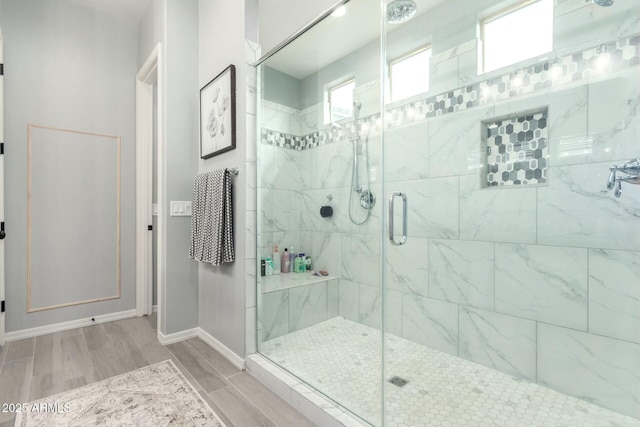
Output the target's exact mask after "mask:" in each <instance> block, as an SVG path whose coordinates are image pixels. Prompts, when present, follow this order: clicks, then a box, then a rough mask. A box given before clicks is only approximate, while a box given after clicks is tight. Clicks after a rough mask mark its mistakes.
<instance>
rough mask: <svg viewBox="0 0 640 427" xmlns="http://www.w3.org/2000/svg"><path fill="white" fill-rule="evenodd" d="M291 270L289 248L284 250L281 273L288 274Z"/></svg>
mask: <svg viewBox="0 0 640 427" xmlns="http://www.w3.org/2000/svg"><path fill="white" fill-rule="evenodd" d="M290 269H291V258H290V257H289V252H288V251H287V248H284V252H282V260H281V262H280V271H281V272H283V273H288V272H289V270H290Z"/></svg>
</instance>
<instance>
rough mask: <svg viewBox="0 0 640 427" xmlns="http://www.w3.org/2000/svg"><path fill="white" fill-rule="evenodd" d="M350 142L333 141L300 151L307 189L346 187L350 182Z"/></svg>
mask: <svg viewBox="0 0 640 427" xmlns="http://www.w3.org/2000/svg"><path fill="white" fill-rule="evenodd" d="M351 158H352V153H351V144H350V143H343V142H340V143H335V144H326V145H321V146H319V147H316V148H314V149H312V150H305V151H303V152H302V161H303V162H304V170H305V171H306V172H305V173H307V174H308V177H307V178H306V179H305V180H306V181H308V183H307V187H308V188H309V189H319V188H327V189H328V188H334V187H347V186H349V185H350V183H351V161H352V160H351Z"/></svg>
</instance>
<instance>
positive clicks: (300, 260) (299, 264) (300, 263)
mask: <svg viewBox="0 0 640 427" xmlns="http://www.w3.org/2000/svg"><path fill="white" fill-rule="evenodd" d="M304 268H305V267H304V257H303V256H302V254H299V255H298V256H297V257H296V261H295V272H296V273H303V272H304Z"/></svg>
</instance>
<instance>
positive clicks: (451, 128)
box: [427, 107, 494, 177]
mask: <svg viewBox="0 0 640 427" xmlns="http://www.w3.org/2000/svg"><path fill="white" fill-rule="evenodd" d="M493 116H494V110H493V107H484V108H480V109H476V110H474V111H464V112H458V113H455V114H447V115H444V116H441V117H434V118H432V119H430V121H429V130H428V133H427V135H428V137H427V141H428V145H429V149H428V153H429V157H428V159H429V161H428V167H427V171H428V173H429V176H430V177H437V176H453V175H469V174H473V175H475V174H478V173H480V170H481V169H482V147H481V143H482V140H481V130H480V129H481V122H482V121H483V120H487V119H490V118H491V117H493Z"/></svg>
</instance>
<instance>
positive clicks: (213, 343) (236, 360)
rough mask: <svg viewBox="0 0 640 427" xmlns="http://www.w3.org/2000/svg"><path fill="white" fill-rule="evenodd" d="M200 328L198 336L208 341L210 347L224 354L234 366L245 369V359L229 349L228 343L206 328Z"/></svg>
mask: <svg viewBox="0 0 640 427" xmlns="http://www.w3.org/2000/svg"><path fill="white" fill-rule="evenodd" d="M197 329H198V338H200V339H201V340H202V341H204V342H205V343H207V344H208V345H209V346H210V347H212V348H213V349H214V350H216V351H217V352H218V353H220V354H221V355H223V356H224V357H225V358H226V359H227V360H228V361H229V362H231V364H232V365H233V366H235V367H236V368H238V369H240V370H244V359H243V358H242V357H240V356H238V355H237V354H235V353H234V352H233V351H231V350H230V349H229V347H227V346H226V345H224V344H222V343H221V342H220V341H218V340H217V339H215V338H214V337H213V336H211V335H209V334H208V333H207V332H206V331H205V330H204V329H202V328H197Z"/></svg>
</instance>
